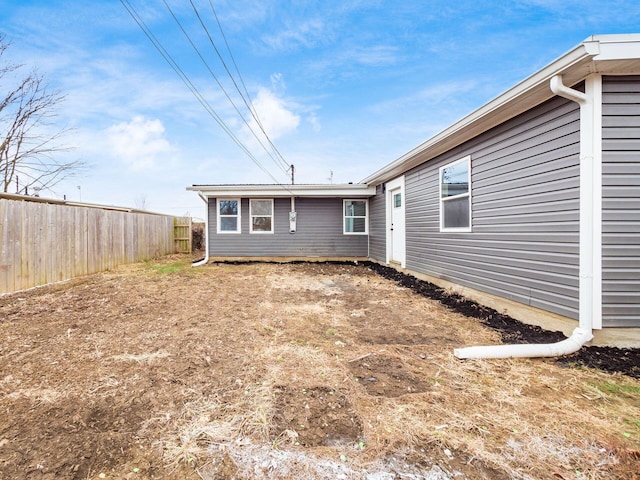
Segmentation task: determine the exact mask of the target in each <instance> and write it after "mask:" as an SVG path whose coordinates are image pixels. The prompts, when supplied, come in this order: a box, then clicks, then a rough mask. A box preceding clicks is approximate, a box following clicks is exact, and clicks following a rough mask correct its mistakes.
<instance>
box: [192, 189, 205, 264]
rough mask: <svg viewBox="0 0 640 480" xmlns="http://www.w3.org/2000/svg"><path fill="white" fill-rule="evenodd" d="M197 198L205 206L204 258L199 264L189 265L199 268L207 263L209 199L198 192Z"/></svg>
mask: <svg viewBox="0 0 640 480" xmlns="http://www.w3.org/2000/svg"><path fill="white" fill-rule="evenodd" d="M198 196H199V197H200V198H201V199H202V200H203V201H204V203H205V204H206V205H207V209H206V215H205V216H204V244H205V246H204V258H203V259H202V260H200V261H199V262H195V263H192V264H191V267H192V268H193V267H199V266H200V265H206V264H207V263H209V199H208V198H207V197H205V196H204V195H203V194H202V192H198Z"/></svg>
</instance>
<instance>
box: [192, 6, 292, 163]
mask: <svg viewBox="0 0 640 480" xmlns="http://www.w3.org/2000/svg"><path fill="white" fill-rule="evenodd" d="M189 2H190V3H191V6H192V7H193V9H194V11H195V12H196V15H197V17H198V20H200V24H201V25H202V28H203V29H204V30H205V32H206V33H207V36H208V37H209V41H210V42H211V45H212V46H213V48H214V50H215V51H216V53H217V54H218V58H219V59H220V61H221V62H222V65H223V66H224V69H225V70H226V72H227V75H228V76H229V78H230V79H231V81H232V82H233V85H234V86H235V87H236V91H237V92H238V94H240V97H241V98H242V99H243V100H244V104H245V106H246V107H247V109H248V110H249V111H250V112H251V116H252V117H253V119H254V120H255V121H256V123H257V124H258V126H259V127H260V130H261V131H262V133H263V135H264V136H265V137H266V139H267V140H268V141H269V144H270V145H271V148H273V151H274V152H275V153H276V155H277V156H278V158H279V159H280V160H281V162H282V164H283V165H284V166H285V168H286V169H287V171H288V170H289V168H290V166H289V163H288V162H287V161H286V160H285V159H284V157H283V156H282V154H281V153H280V151H279V150H278V148H277V147H276V146H275V145H274V143H273V142H272V141H271V138H269V135H267V132H266V131H265V129H264V126H263V125H262V122H261V121H260V118H259V115H258V112H256V110H255V108H254V107H253V104H252V102H251V96H250V95H249V92H248V90H247V86H246V85H245V83H244V80H243V79H242V75H241V74H240V69H239V68H238V64H237V63H236V61H235V58H234V57H233V53H231V47H230V46H229V42H228V41H227V37H226V35H225V34H224V30H223V29H222V24H221V23H220V19H219V18H218V14H217V12H216V9H215V7H214V6H213V2H212V0H209V5H210V6H211V11H212V12H213V15H214V17H215V19H216V23H217V24H218V29H219V30H220V33H221V35H222V38H223V40H224V43H225V45H226V47H227V52H228V53H229V57H230V58H231V61H232V62H233V66H234V67H235V70H236V73H237V74H238V78H239V80H240V83H241V84H242V87H243V89H244V94H243V92H242V91H241V90H240V87H238V84H237V83H236V81H235V78H234V76H233V74H232V73H231V72H230V71H229V68H228V67H227V64H226V62H225V61H224V58H223V57H222V55H221V54H220V51H219V50H218V48H217V47H216V45H215V42H214V41H213V39H212V37H211V35H210V34H209V31H208V29H207V27H206V26H205V24H204V22H203V21H202V18H200V15H199V14H198V9H197V8H196V6H195V5H194V4H193V0H189ZM247 99H248V100H247Z"/></svg>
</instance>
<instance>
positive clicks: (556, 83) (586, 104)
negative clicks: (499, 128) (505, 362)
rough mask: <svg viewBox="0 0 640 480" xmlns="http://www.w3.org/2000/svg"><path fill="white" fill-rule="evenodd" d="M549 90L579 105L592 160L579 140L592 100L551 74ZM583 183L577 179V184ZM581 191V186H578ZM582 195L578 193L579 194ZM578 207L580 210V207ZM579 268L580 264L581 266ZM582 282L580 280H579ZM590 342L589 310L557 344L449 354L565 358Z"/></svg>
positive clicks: (582, 154) (461, 350)
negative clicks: (569, 334)
mask: <svg viewBox="0 0 640 480" xmlns="http://www.w3.org/2000/svg"><path fill="white" fill-rule="evenodd" d="M550 87H551V91H552V92H553V93H555V94H556V95H559V96H561V97H564V98H566V99H568V100H571V101H573V102H576V103H578V104H579V105H580V129H581V142H580V157H581V163H582V159H583V158H585V157H589V158H593V146H592V144H588V141H585V140H583V138H587V137H588V136H590V135H592V134H593V125H591V126H590V127H589V128H590V131H589V132H588V134H587V135H584V133H585V132H584V130H585V129H586V127H585V125H584V123H583V122H590V123H592V120H591V119H590V117H591V112H590V109H591V108H592V106H593V105H592V104H593V100H592V98H591V97H590V96H589V95H587V94H585V93H582V92H580V91H578V90H574V89H572V88H569V87H567V86H566V85H565V84H564V83H563V82H562V75H555V76H554V77H552V78H551V82H550ZM583 182H584V179H583V178H582V174H581V179H580V183H581V185H582V183H583ZM581 190H582V186H581ZM581 195H582V193H581ZM581 208H582V207H581ZM581 267H582V264H581ZM587 270H591V271H587V272H582V271H581V272H580V276H581V277H589V278H590V279H592V278H593V271H592V270H593V269H592V266H590V267H588V268H587ZM581 280H584V278H581ZM585 287H586V286H585V285H582V282H581V290H583V289H585ZM585 294H586V292H584V291H581V292H580V301H581V303H584V299H585ZM591 339H593V311H592V309H591V308H587V309H584V308H583V306H581V308H580V320H579V326H578V327H577V328H576V329H575V330H574V331H573V333H572V334H571V336H570V337H569V338H566V339H564V340H562V341H560V342H557V343H543V344H524V345H490V346H480V347H466V348H456V349H454V350H453V354H454V355H455V356H456V357H457V358H460V359H471V358H473V359H477V358H528V357H557V356H561V355H568V354H571V353H574V352H577V351H578V350H579V349H580V348H581V347H582V346H583V345H584V344H586V343H587V342H589V341H590V340H591Z"/></svg>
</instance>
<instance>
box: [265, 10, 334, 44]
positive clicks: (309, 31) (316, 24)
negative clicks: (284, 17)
mask: <svg viewBox="0 0 640 480" xmlns="http://www.w3.org/2000/svg"><path fill="white" fill-rule="evenodd" d="M329 36H330V35H329V34H328V32H327V29H326V25H325V24H324V22H323V21H322V20H321V19H319V18H312V19H307V20H305V21H302V22H299V23H298V22H291V24H290V25H287V26H285V28H284V29H283V30H282V31H280V32H278V33H277V34H274V35H265V36H264V37H263V41H264V43H265V44H266V45H268V46H269V47H270V48H271V49H273V50H296V49H298V48H300V47H302V48H313V47H315V46H317V45H320V44H324V43H326V42H327V37H329Z"/></svg>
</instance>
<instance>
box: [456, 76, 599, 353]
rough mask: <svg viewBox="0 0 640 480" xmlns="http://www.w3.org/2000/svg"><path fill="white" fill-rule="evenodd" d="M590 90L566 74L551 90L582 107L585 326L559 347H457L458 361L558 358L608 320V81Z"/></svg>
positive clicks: (594, 80) (592, 82) (589, 83)
mask: <svg viewBox="0 0 640 480" xmlns="http://www.w3.org/2000/svg"><path fill="white" fill-rule="evenodd" d="M585 83H586V87H585V90H586V92H587V93H582V92H580V91H578V90H574V89H572V88H569V87H567V86H566V85H565V84H564V83H563V82H562V76H561V75H556V76H554V77H553V78H551V82H550V87H551V91H552V92H553V93H555V94H556V95H559V96H561V97H564V98H566V99H569V100H571V101H573V102H576V103H578V104H579V105H580V272H579V274H580V284H579V308H580V310H579V323H578V327H577V328H576V329H575V330H574V331H573V333H572V334H571V336H570V337H569V338H567V339H565V340H562V341H561V342H557V343H543V344H525V345H491V346H481V347H466V348H456V349H454V350H453V354H454V355H455V356H456V357H457V358H510V357H520V358H522V357H556V356H561V355H568V354H571V353H574V352H576V351H578V350H579V349H580V348H581V347H582V346H583V345H584V344H586V343H587V342H589V341H590V340H591V339H592V338H593V328H594V320H595V321H596V322H597V326H598V327H600V324H601V321H602V317H601V315H602V309H601V307H600V305H601V298H602V281H601V275H602V274H601V253H600V250H601V248H602V247H601V242H602V240H601V238H602V235H601V229H602V227H601V219H602V202H601V198H602V174H601V169H602V146H601V142H602V133H601V128H602V120H601V118H602V112H601V108H602V107H601V105H602V101H601V96H602V77H600V76H599V75H591V76H589V77H588V78H587V79H586V82H585Z"/></svg>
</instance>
